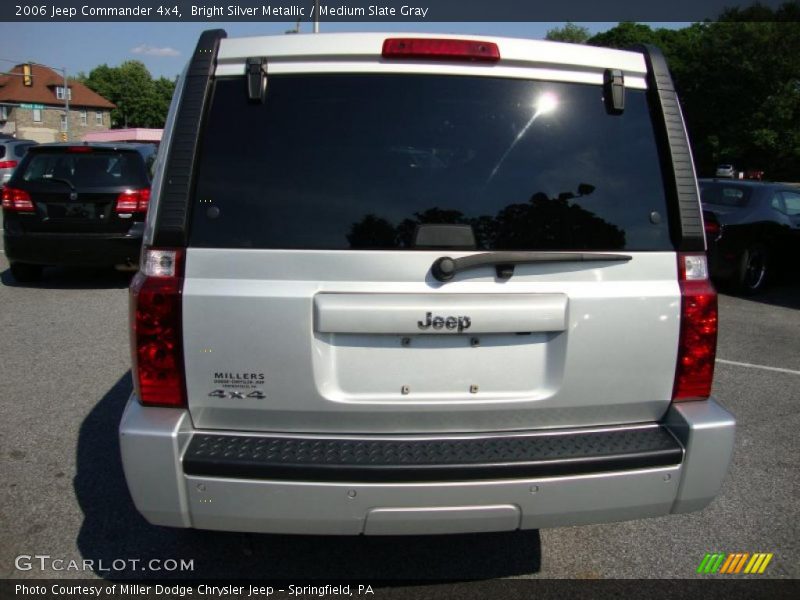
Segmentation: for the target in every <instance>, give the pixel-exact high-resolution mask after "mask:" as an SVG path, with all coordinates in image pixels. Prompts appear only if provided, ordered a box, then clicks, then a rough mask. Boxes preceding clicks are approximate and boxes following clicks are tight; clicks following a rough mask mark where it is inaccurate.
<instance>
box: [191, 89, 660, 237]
mask: <svg viewBox="0 0 800 600" xmlns="http://www.w3.org/2000/svg"><path fill="white" fill-rule="evenodd" d="M196 173H197V176H196V177H197V178H196V186H195V195H196V200H197V201H196V202H194V203H193V205H194V206H195V209H194V210H193V214H192V226H191V234H190V235H191V237H190V243H191V244H192V245H194V246H201V247H245V248H287V249H331V250H341V249H368V248H371V249H413V247H414V246H413V242H414V232H415V230H416V228H417V227H418V226H419V225H423V224H441V223H451V224H464V225H469V226H471V228H472V230H473V232H474V235H475V239H476V248H477V249H485V250H492V249H505V250H518V249H519V250H523V249H524V250H528V249H533V250H535V249H568V250H579V249H628V250H666V249H672V244H671V242H670V239H669V231H668V223H667V208H666V203H667V199H666V196H665V192H664V185H663V178H662V174H661V170H660V162H659V153H658V149H657V144H656V140H655V137H654V134H653V127H652V122H651V118H650V112H649V109H648V105H647V100H646V95H645V92H644V91H641V90H633V89H629V90H627V91H626V106H625V112H624V114H623V115H620V116H615V115H609V114H607V113H606V110H605V108H604V104H603V100H602V90H601V88H600V87H599V86H593V85H583V84H571V83H552V82H537V81H529V80H517V79H498V78H487V77H455V76H429V75H303V76H300V75H281V76H272V77H270V81H269V89H268V94H267V99H266V102H265V103H264V104H251V103H248V102H247V98H246V95H245V86H244V84H243V81H242V79H241V78H231V79H220V80H217V81H216V82H215V84H214V90H213V97H212V102H211V108H210V111H209V115H208V119H207V123H206V126H205V130H204V135H203V138H202V142H201V145H200V159H199V165H198V168H197V169H196ZM200 199H203V201H204V202H203V203H199V200H200ZM209 205H211V206H209ZM209 209H211V210H209Z"/></svg>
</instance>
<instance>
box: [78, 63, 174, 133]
mask: <svg viewBox="0 0 800 600" xmlns="http://www.w3.org/2000/svg"><path fill="white" fill-rule="evenodd" d="M79 79H80V80H81V82H82V83H84V84H85V85H86V86H88V87H89V88H90V89H92V90H94V91H95V92H97V93H98V94H100V95H101V96H103V97H104V98H107V99H108V100H110V101H111V102H113V103H114V104H116V105H117V108H115V109H114V110H112V111H111V123H112V125H111V126H112V127H113V128H120V127H157V128H158V127H164V122H165V121H166V119H167V111H168V109H169V103H170V100H171V99H172V93H173V91H174V90H175V83H174V82H172V81H170V80H169V79H166V78H164V77H160V78H159V79H156V80H154V79H153V78H152V76H151V75H150V72H149V71H148V70H147V67H145V66H144V64H142V63H141V62H139V61H138V60H129V61H126V62H124V63H122V64H121V65H120V66H118V67H109V66H108V65H100V66H99V67H96V68H94V69H92V71H91V73H89V75H88V76H86V75H83V74H80V75H79Z"/></svg>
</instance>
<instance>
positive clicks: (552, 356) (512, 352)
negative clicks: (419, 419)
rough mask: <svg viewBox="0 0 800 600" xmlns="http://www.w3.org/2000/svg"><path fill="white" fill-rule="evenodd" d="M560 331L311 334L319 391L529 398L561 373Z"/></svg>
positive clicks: (334, 395)
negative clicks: (443, 333)
mask: <svg viewBox="0 0 800 600" xmlns="http://www.w3.org/2000/svg"><path fill="white" fill-rule="evenodd" d="M565 337H566V336H565V334H563V332H539V333H527V334H514V333H496V334H473V335H451V336H446V335H444V336H442V335H369V334H320V333H318V334H317V335H316V346H317V352H316V360H315V367H316V368H315V371H316V373H315V375H316V381H317V385H318V388H319V391H320V394H321V395H322V396H324V397H326V398H327V399H329V400H332V401H339V402H355V403H368V404H380V403H409V404H416V403H471V402H487V401H504V402H508V401H514V400H520V401H529V400H532V399H538V398H544V397H547V396H550V395H552V394H553V393H554V392H555V390H556V389H557V388H558V385H559V382H560V380H561V366H562V365H563V356H562V354H563V352H562V351H561V348H562V346H563V345H564V344H563V343H562V340H563V338H565Z"/></svg>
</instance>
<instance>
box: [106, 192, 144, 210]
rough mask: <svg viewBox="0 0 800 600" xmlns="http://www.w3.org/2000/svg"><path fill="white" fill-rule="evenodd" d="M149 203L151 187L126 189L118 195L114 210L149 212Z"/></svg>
mask: <svg viewBox="0 0 800 600" xmlns="http://www.w3.org/2000/svg"><path fill="white" fill-rule="evenodd" d="M148 204H150V188H143V189H141V190H125V191H124V192H122V193H121V194H120V195H119V196H117V204H116V206H115V207H114V211H115V212H116V213H117V214H121V213H137V212H138V213H143V212H147V206H148Z"/></svg>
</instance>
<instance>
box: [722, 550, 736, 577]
mask: <svg viewBox="0 0 800 600" xmlns="http://www.w3.org/2000/svg"><path fill="white" fill-rule="evenodd" d="M737 556H739V555H738V554H728V558H727V560H726V561H725V563H724V564H723V565H722V568H721V569H720V570H719V572H720V573H729V572H730V571H729V569H730V568H731V567H732V566H733V564H735V563H736V557H737Z"/></svg>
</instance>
